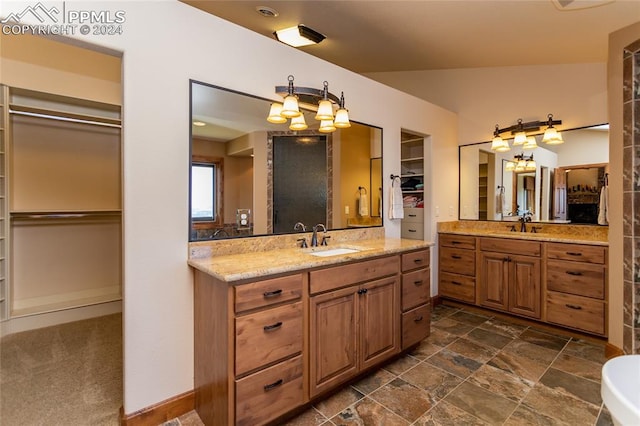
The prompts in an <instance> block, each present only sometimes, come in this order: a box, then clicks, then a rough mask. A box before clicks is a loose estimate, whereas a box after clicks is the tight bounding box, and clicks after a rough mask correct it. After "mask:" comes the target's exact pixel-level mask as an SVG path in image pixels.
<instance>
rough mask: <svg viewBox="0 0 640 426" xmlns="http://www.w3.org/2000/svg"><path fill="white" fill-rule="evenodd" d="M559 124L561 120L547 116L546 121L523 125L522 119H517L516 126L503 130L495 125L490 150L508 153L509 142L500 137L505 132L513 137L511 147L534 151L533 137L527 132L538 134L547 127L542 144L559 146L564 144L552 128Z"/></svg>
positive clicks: (535, 145) (534, 142) (536, 145)
mask: <svg viewBox="0 0 640 426" xmlns="http://www.w3.org/2000/svg"><path fill="white" fill-rule="evenodd" d="M559 124H562V120H554V119H553V114H549V115H548V116H547V120H546V121H541V120H537V121H529V122H527V123H523V122H522V119H521V118H519V119H518V122H517V123H516V124H514V125H513V126H509V127H505V128H503V129H501V128H500V126H498V125H497V124H496V128H495V130H494V131H493V139H492V141H491V149H492V150H493V151H497V152H506V151H509V149H510V147H509V142H508V141H507V140H506V139H504V138H503V137H502V136H501V134H502V133H507V132H511V134H512V135H513V136H514V138H513V146H519V145H521V146H522V148H523V149H535V148H537V147H538V144H537V143H536V140H535V137H532V136H531V135H527V132H533V133H535V132H538V131H539V130H540V128H541V127H544V126H547V128H546V129H545V132H544V136H543V137H542V142H543V143H545V144H547V145H558V144H561V143H563V142H564V141H563V140H562V135H561V134H560V132H558V130H557V129H556V128H555V127H554V126H557V125H559Z"/></svg>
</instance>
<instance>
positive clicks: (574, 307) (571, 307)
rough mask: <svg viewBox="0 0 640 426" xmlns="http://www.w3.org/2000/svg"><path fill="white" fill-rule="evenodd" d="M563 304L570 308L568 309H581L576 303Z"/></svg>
mask: <svg viewBox="0 0 640 426" xmlns="http://www.w3.org/2000/svg"><path fill="white" fill-rule="evenodd" d="M564 306H566V307H567V308H570V309H577V310H580V309H582V306H578V305H570V304H568V303H567V304H565V305H564Z"/></svg>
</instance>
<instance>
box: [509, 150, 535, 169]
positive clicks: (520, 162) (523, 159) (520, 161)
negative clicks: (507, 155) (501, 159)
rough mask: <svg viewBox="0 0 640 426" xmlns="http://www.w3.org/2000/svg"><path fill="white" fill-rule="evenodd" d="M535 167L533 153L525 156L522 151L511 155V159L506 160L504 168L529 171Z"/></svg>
mask: <svg viewBox="0 0 640 426" xmlns="http://www.w3.org/2000/svg"><path fill="white" fill-rule="evenodd" d="M536 167H537V164H536V162H535V160H534V159H533V154H531V155H529V156H525V155H524V153H522V154H517V155H514V156H513V161H507V163H506V164H505V166H504V170H505V171H507V172H516V173H519V172H530V171H534V170H535V169H536Z"/></svg>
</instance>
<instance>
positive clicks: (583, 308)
mask: <svg viewBox="0 0 640 426" xmlns="http://www.w3.org/2000/svg"><path fill="white" fill-rule="evenodd" d="M606 280H607V249H606V248H605V247H601V246H588V245H583V244H564V243H548V244H547V282H546V284H547V291H546V318H547V321H549V322H551V323H554V324H559V325H562V326H565V327H570V328H574V329H577V330H581V331H587V332H589V333H595V334H599V335H605V330H606V310H607V303H606V295H607V294H606V293H607V285H606Z"/></svg>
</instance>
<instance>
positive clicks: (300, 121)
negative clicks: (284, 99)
mask: <svg viewBox="0 0 640 426" xmlns="http://www.w3.org/2000/svg"><path fill="white" fill-rule="evenodd" d="M307 127H309V126H307V122H306V121H305V120H304V114H300V115H299V116H297V117H293V118H292V119H291V124H290V125H289V129H291V130H305V129H306V128H307Z"/></svg>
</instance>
